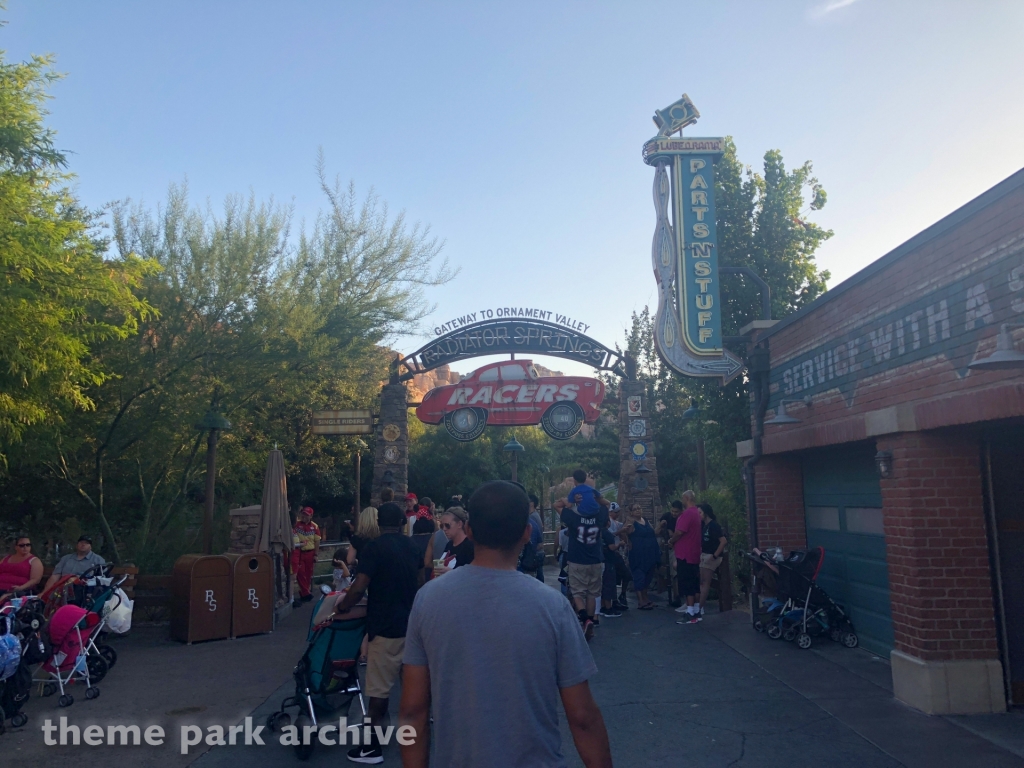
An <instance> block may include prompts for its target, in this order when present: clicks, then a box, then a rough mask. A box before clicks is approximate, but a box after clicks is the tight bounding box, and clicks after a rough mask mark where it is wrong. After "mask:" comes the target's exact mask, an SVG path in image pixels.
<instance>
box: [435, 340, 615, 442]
mask: <svg viewBox="0 0 1024 768" xmlns="http://www.w3.org/2000/svg"><path fill="white" fill-rule="evenodd" d="M603 399H604V385H603V384H602V383H601V382H600V381H598V380H597V379H591V378H587V377H585V376H543V377H542V376H539V375H538V374H537V369H536V368H534V367H533V363H531V362H530V361H529V360H511V361H505V362H501V363H491V364H490V365H485V366H484V367H482V368H479V369H478V370H476V371H473V373H471V374H469V376H467V377H466V378H464V379H463V380H462V381H460V382H459V383H458V384H448V385H446V386H443V387H436V388H435V389H432V390H430V391H429V392H427V394H426V395H425V396H424V397H423V402H422V403H420V405H419V407H418V408H416V417H417V418H418V419H419V420H420V421H422V422H423V423H424V424H440V423H441V422H442V421H443V422H444V427H445V429H446V430H448V434H450V435H451V436H452V437H454V438H455V439H456V440H462V441H467V440H475V439H476V438H478V437H480V434H481V433H482V432H483V431H484V427H485V426H486V425H488V424H492V425H496V426H519V425H530V424H540V425H541V426H542V427H543V428H544V431H545V432H547V433H548V434H549V435H550V436H551V437H553V438H554V439H555V440H568V439H569V438H570V437H572V436H573V435H575V434H576V433H577V432H579V431H580V428H581V427H582V426H583V424H584V423H587V424H593V423H594V422H595V421H597V419H598V417H599V416H600V415H601V411H600V408H601V401H602V400H603Z"/></svg>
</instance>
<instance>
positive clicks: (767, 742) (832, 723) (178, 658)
mask: <svg viewBox="0 0 1024 768" xmlns="http://www.w3.org/2000/svg"><path fill="white" fill-rule="evenodd" d="M678 618H679V617H678V616H677V615H676V614H675V613H673V612H672V611H671V610H670V609H668V608H666V607H659V608H658V609H656V610H654V611H651V612H639V611H636V610H635V609H634V610H631V611H629V612H628V613H627V614H626V615H624V616H623V617H621V618H615V619H609V618H606V619H604V620H603V622H602V626H600V627H599V629H598V631H597V635H596V637H595V638H594V640H593V642H592V644H591V648H592V651H593V653H594V657H595V659H596V661H597V665H598V669H599V672H598V674H597V675H596V676H595V677H594V678H593V679H592V680H591V686H592V689H593V691H594V695H595V697H596V699H597V701H598V703H599V704H600V706H601V709H602V711H603V713H604V718H605V722H606V724H607V726H608V731H609V735H610V739H611V745H612V753H613V756H614V760H615V764H616V765H617V766H625V767H633V766H638V767H639V766H645V767H647V766H673V768H674V767H676V766H709V767H710V766H715V767H717V766H723V767H724V766H758V767H759V768H760V767H761V766H765V765H785V766H798V767H799V766H857V767H858V768H860V767H863V768H875V766H908V767H910V768H917V767H918V766H920V767H921V768H925V767H926V766H927V768H935V767H939V768H942V767H944V766H950V767H956V766H971V767H972V768H973V767H974V766H986V768H987V767H988V766H992V767H993V768H1002V766H1020V767H1022V768H1024V712H1022V711H1019V710H1018V711H1015V712H1012V713H1008V714H1006V715H983V716H972V717H957V718H942V717H928V716H926V715H922V714H921V713H919V712H916V711H914V710H911V709H910V708H908V707H905V706H903V705H902V704H899V703H898V702H896V701H895V700H893V698H892V691H891V681H890V677H889V666H888V664H887V663H886V662H885V660H883V659H880V658H878V657H876V656H873V655H872V654H870V653H868V652H866V651H862V650H853V651H851V650H848V649H845V648H842V647H840V646H838V645H834V644H832V643H831V642H829V641H827V640H823V641H816V644H815V646H814V647H813V648H811V649H810V650H808V651H801V650H800V649H798V648H797V647H796V646H795V645H793V644H790V643H785V642H783V641H781V640H780V641H772V640H769V639H768V638H767V637H766V636H765V635H761V634H758V633H756V632H754V631H753V630H752V629H751V628H750V626H749V616H748V615H747V614H744V613H741V612H739V611H734V612H732V613H727V614H715V613H711V614H708V615H707V616H706V618H705V620H704V621H703V622H701V623H700V624H696V625H689V624H686V625H679V624H676V619H678ZM308 620H309V607H308V606H306V607H304V608H303V609H301V610H300V611H298V612H297V613H296V614H293V615H292V616H291V617H289V618H288V619H286V620H285V621H284V622H282V624H281V625H280V626H279V628H278V629H277V630H276V631H275V632H273V633H272V634H269V635H260V636H255V637H250V638H243V639H239V640H233V641H232V640H224V641H216V642H209V643H201V644H195V645H192V646H185V645H182V644H180V643H176V642H174V641H172V640H170V639H169V638H168V637H167V628H166V627H136V628H134V629H133V630H132V634H131V636H130V637H127V638H122V639H117V640H115V641H114V644H115V647H117V648H118V650H119V652H120V658H119V661H118V664H117V666H116V667H115V668H114V669H113V670H112V671H111V672H110V674H109V675H108V677H107V678H106V679H105V680H104V681H103V682H102V683H101V684H100V688H101V689H102V695H101V696H100V698H98V699H96V700H94V701H86V700H85V699H84V696H83V695H82V693H83V691H82V690H81V686H79V687H78V689H77V690H76V691H75V695H76V701H75V704H74V705H73V706H72V707H70V708H68V709H59V708H58V707H57V702H56V697H51V698H33V699H32V700H31V701H30V702H29V705H28V706H27V708H26V712H27V713H28V714H29V716H30V718H31V719H30V722H29V724H28V725H27V726H25V727H24V728H22V729H18V730H11V729H8V731H7V733H6V734H4V735H3V736H0V755H2V756H3V757H2V758H0V760H2V762H3V764H4V765H11V766H18V767H19V768H20V767H21V766H30V767H34V766H54V765H75V766H76V768H79V767H84V768H90V767H91V766H132V768H135V767H138V768H149V767H150V766H153V767H157V766H159V767H161V768H162V767H163V766H167V767H168V768H171V767H172V766H173V767H177V766H186V765H192V764H194V765H195V766H197V768H238V766H239V765H243V764H244V765H245V766H246V768H262V766H275V768H277V767H278V766H282V765H291V764H296V763H298V761H297V760H296V758H295V756H294V754H293V751H292V749H291V748H290V747H285V746H281V745H280V744H279V743H278V738H277V736H276V735H274V736H271V735H270V734H269V733H268V732H267V731H266V730H264V732H263V733H262V737H263V740H264V742H265V744H264V745H263V746H258V745H253V746H241V745H239V746H233V747H232V746H223V747H220V746H214V747H212V748H211V747H209V746H207V745H205V744H203V745H198V746H195V747H192V748H190V750H189V753H188V754H181V750H180V742H179V733H180V730H179V729H180V727H181V726H182V725H198V726H200V727H202V728H206V727H207V726H209V725H214V724H220V725H222V726H225V727H227V726H230V725H235V724H239V723H242V722H243V721H244V718H245V717H246V716H249V717H252V718H253V723H254V725H262V724H264V721H265V718H266V715H267V714H269V713H270V712H271V711H273V710H275V709H277V707H278V706H279V704H280V701H281V699H283V698H284V697H286V696H288V695H290V694H291V693H292V690H293V683H292V681H291V669H292V667H293V666H294V664H295V662H296V661H297V659H298V658H299V656H300V655H301V654H302V651H303V649H304V647H305V634H306V627H307V625H308ZM510 632H514V628H512V627H510ZM399 695H400V691H398V690H396V691H395V692H394V693H393V703H392V712H393V713H397V709H398V696H399ZM358 714H359V712H358V707H357V706H356V705H353V707H352V710H351V712H350V717H352V718H358ZM62 715H63V716H66V717H68V722H69V724H75V725H78V726H79V727H80V728H83V727H84V726H87V725H91V724H97V725H101V726H102V727H104V728H106V727H107V726H109V725H114V724H138V725H140V726H141V727H142V728H144V727H145V726H147V725H151V724H160V725H161V726H163V728H164V730H165V732H166V734H167V738H166V742H165V744H164V745H163V746H159V747H157V746H145V745H143V746H139V747H128V746H95V747H93V746H85V745H81V746H78V747H74V746H70V745H68V746H63V747H62V746H46V745H45V744H44V743H43V733H42V730H41V728H40V726H41V725H42V724H43V721H44V720H45V719H46V718H50V719H51V721H52V722H54V724H56V723H57V722H58V718H59V717H60V716H62ZM453 716H455V717H458V716H459V714H458V713H457V712H456V713H453ZM562 730H563V750H564V752H565V754H566V759H567V762H568V764H569V765H570V766H579V765H582V763H581V762H580V761H579V758H578V756H577V755H576V752H575V749H574V748H573V745H572V739H571V735H570V734H569V732H568V729H567V728H566V727H565V724H564V718H563V724H562ZM344 751H345V748H344V747H325V746H318V747H317V748H316V749H315V750H314V753H313V755H312V757H311V759H310V760H309V762H308V764H309V765H311V766H316V765H321V766H326V765H329V764H330V765H338V764H339V763H340V764H348V763H347V761H346V760H345V756H344V754H343V753H344ZM385 758H386V759H385V765H395V766H397V765H400V764H401V761H400V758H399V755H398V749H397V746H395V745H392V746H389V747H388V748H387V749H386V751H385ZM8 759H9V760H10V762H8Z"/></svg>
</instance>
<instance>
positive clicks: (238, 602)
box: [225, 552, 274, 637]
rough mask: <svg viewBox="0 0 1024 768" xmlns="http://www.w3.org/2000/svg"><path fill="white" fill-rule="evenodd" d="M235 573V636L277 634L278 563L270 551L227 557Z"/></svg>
mask: <svg viewBox="0 0 1024 768" xmlns="http://www.w3.org/2000/svg"><path fill="white" fill-rule="evenodd" d="M225 557H227V558H228V559H229V560H231V567H232V570H233V572H234V585H233V587H232V601H231V637H242V636H244V635H258V634H260V633H262V632H273V631H274V561H273V560H272V559H271V557H270V555H268V554H267V553H266V552H258V553H255V554H249V555H236V554H227V555H225Z"/></svg>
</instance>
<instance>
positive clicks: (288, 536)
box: [256, 448, 293, 605]
mask: <svg viewBox="0 0 1024 768" xmlns="http://www.w3.org/2000/svg"><path fill="white" fill-rule="evenodd" d="M292 546H293V544H292V524H291V519H290V518H289V517H288V480H287V478H286V477H285V474H284V456H283V455H282V454H281V452H280V451H279V450H277V449H276V448H275V449H274V450H272V451H271V452H270V456H269V457H268V458H267V474H266V475H265V476H264V478H263V500H262V501H261V503H260V536H259V540H258V541H257V542H256V551H257V552H269V553H270V554H271V556H272V557H273V558H274V576H275V578H274V582H275V585H274V586H275V592H276V593H277V594H276V603H277V604H278V605H283V604H286V603H287V604H290V603H291V597H292V594H291V593H292V589H291V587H292V583H291V582H292V580H291V572H290V571H291V569H290V567H289V566H290V559H289V555H290V554H291V551H292Z"/></svg>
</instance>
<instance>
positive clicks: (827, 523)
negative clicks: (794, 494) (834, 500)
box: [807, 507, 839, 531]
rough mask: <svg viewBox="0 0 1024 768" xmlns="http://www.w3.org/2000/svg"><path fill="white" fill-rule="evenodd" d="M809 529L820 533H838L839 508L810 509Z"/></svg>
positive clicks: (808, 515) (808, 514)
mask: <svg viewBox="0 0 1024 768" xmlns="http://www.w3.org/2000/svg"><path fill="white" fill-rule="evenodd" d="M807 527H808V528H814V529H815V530H818V531H838V530H839V507H808V508H807Z"/></svg>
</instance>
